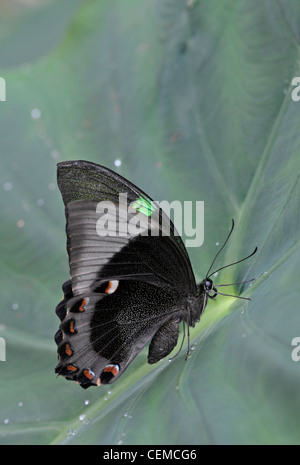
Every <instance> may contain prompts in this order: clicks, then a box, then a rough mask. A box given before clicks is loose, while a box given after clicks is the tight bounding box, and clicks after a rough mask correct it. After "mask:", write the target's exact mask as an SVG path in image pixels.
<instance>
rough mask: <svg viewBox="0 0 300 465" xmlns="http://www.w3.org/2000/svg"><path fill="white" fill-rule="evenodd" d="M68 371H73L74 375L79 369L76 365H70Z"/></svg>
mask: <svg viewBox="0 0 300 465" xmlns="http://www.w3.org/2000/svg"><path fill="white" fill-rule="evenodd" d="M67 370H68V371H72V372H73V373H74V372H75V371H77V368H76V367H75V366H74V365H68V366H67Z"/></svg>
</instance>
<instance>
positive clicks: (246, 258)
mask: <svg viewBox="0 0 300 465" xmlns="http://www.w3.org/2000/svg"><path fill="white" fill-rule="evenodd" d="M256 252H257V247H255V249H254V251H253V252H252V253H251V254H250V255H248V256H247V257H245V258H242V260H238V261H237V262H233V263H230V264H229V265H225V266H222V267H221V268H218V269H217V270H215V271H214V272H213V273H211V274H210V275H209V276H206V278H209V277H210V276H212V275H213V274H215V273H217V272H218V271H221V270H224V269H225V268H228V267H229V266H232V265H237V264H238V263H242V262H244V261H245V260H248V258H250V257H252V256H253V255H254V254H256ZM245 282H247V281H245Z"/></svg>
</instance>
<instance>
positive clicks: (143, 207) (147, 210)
mask: <svg viewBox="0 0 300 465" xmlns="http://www.w3.org/2000/svg"><path fill="white" fill-rule="evenodd" d="M132 207H133V208H134V209H135V210H136V211H138V212H140V213H143V214H144V215H146V216H151V215H152V213H153V212H155V211H156V206H155V205H154V203H153V202H152V201H151V200H149V199H145V198H144V197H139V198H138V199H137V200H136V201H135V202H133V204H132Z"/></svg>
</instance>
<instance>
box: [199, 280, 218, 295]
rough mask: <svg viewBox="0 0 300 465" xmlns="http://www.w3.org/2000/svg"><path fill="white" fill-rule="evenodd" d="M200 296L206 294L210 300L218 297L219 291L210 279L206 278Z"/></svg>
mask: <svg viewBox="0 0 300 465" xmlns="http://www.w3.org/2000/svg"><path fill="white" fill-rule="evenodd" d="M199 290H200V294H202V293H205V294H206V295H207V296H208V297H209V298H210V299H214V298H215V297H216V296H217V289H216V288H215V287H214V283H213V281H212V280H211V279H210V278H205V279H203V281H202V282H201V283H200V285H199Z"/></svg>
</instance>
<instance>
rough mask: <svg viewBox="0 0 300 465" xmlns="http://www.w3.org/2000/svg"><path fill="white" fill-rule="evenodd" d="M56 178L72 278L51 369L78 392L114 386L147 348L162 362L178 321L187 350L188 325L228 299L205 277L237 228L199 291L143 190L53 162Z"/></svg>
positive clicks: (86, 165)
mask: <svg viewBox="0 0 300 465" xmlns="http://www.w3.org/2000/svg"><path fill="white" fill-rule="evenodd" d="M57 181H58V186H59V189H60V191H61V194H62V198H63V202H64V205H65V215H66V235H67V252H68V256H69V266H70V279H69V280H68V281H67V282H66V283H65V284H64V285H63V287H62V289H63V300H62V301H61V302H60V303H59V304H58V306H57V308H56V314H57V316H58V317H59V319H60V321H61V324H60V327H59V330H58V331H57V333H56V335H55V342H56V344H57V352H58V365H57V366H56V369H55V372H56V373H57V374H58V375H62V376H64V377H65V378H66V379H67V380H73V381H76V382H77V383H78V384H79V385H80V386H81V387H82V388H84V389H86V388H88V387H90V386H100V385H101V384H110V383H112V382H114V381H116V380H117V379H118V378H119V377H120V376H121V375H122V374H123V373H124V371H125V370H126V368H127V367H128V366H129V364H130V363H131V362H132V360H133V359H134V358H135V357H136V356H137V355H138V354H139V352H141V350H142V349H143V348H144V347H145V345H146V344H147V343H148V342H149V341H150V345H149V352H148V363H150V364H154V363H156V362H158V361H159V360H161V359H162V358H164V357H166V356H168V355H169V354H170V353H171V352H172V351H173V349H174V348H175V346H176V345H177V342H178V337H179V330H180V324H181V323H182V324H183V327H184V329H185V327H187V328H188V352H189V347H190V345H189V328H190V327H194V326H195V324H196V323H197V322H199V320H200V317H201V315H202V314H203V312H204V310H205V307H206V305H207V302H208V300H209V299H214V298H215V297H216V296H217V295H218V294H221V295H229V294H222V293H221V292H219V291H218V290H217V287H218V286H215V285H214V283H213V280H212V279H211V276H212V275H213V274H214V273H216V272H217V271H220V270H221V269H223V268H226V266H223V267H222V268H219V269H218V270H215V271H214V272H211V270H212V267H213V265H214V263H215V261H216V259H217V257H218V256H219V254H220V252H221V251H222V250H223V248H224V246H225V245H226V243H227V241H228V240H229V237H230V235H231V233H232V231H233V228H234V221H233V220H232V227H231V230H230V233H229V234H228V236H227V239H226V241H225V242H224V244H223V246H222V247H221V249H220V250H219V252H218V254H217V255H216V257H215V259H214V260H213V262H212V264H211V266H210V268H209V270H208V272H207V273H206V276H205V279H204V280H203V281H201V282H200V283H199V284H196V280H195V276H194V273H193V270H192V266H191V262H190V259H189V256H188V253H187V251H186V248H185V245H184V243H183V241H182V239H181V237H180V235H179V234H178V232H177V230H176V228H175V226H174V225H173V223H172V222H171V221H170V219H169V218H168V216H167V215H166V214H165V213H164V212H163V211H162V209H161V208H160V207H159V205H158V204H157V203H156V202H154V201H153V200H152V199H151V198H150V197H149V196H148V195H147V194H145V193H144V192H143V191H142V190H141V189H139V188H138V187H136V186H135V185H134V184H132V183H131V182H129V181H128V180H127V179H125V178H123V177H122V176H120V175H119V174H117V173H115V172H113V171H112V170H110V169H108V168H105V167H103V166H100V165H97V164H95V163H91V162H88V161H66V162H62V163H59V164H58V167H57ZM256 251H257V248H256V249H255V250H254V252H253V253H252V254H251V255H249V256H248V257H246V258H244V259H242V260H239V261H237V262H234V263H232V264H230V265H227V266H231V265H233V264H237V263H240V262H242V261H244V260H246V259H248V258H249V257H251V256H252V255H254V253H256ZM250 281H252V280H249V281H245V282H250ZM233 284H239V283H233ZM220 286H222V285H220ZM223 286H226V285H223ZM233 297H237V298H241V299H246V300H249V299H248V298H246V297H241V296H233ZM184 334H185V331H184ZM181 346H182V344H181Z"/></svg>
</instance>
